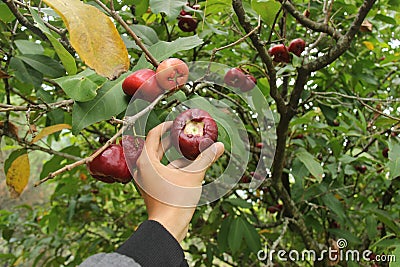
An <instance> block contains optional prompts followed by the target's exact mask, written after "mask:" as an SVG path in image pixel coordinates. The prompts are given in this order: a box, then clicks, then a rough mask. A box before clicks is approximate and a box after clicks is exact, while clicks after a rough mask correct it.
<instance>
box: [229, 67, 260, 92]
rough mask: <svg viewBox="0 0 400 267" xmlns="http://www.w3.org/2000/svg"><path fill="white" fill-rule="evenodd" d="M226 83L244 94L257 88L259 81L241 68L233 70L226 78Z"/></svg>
mask: <svg viewBox="0 0 400 267" xmlns="http://www.w3.org/2000/svg"><path fill="white" fill-rule="evenodd" d="M224 82H225V83H226V84H227V85H229V86H232V87H234V88H239V89H240V90H241V91H242V92H247V91H250V90H251V89H253V88H254V87H255V86H256V83H257V80H256V78H254V76H253V75H251V74H245V73H244V72H243V71H242V70H241V69H239V68H232V69H230V70H228V72H227V73H226V74H225V76H224Z"/></svg>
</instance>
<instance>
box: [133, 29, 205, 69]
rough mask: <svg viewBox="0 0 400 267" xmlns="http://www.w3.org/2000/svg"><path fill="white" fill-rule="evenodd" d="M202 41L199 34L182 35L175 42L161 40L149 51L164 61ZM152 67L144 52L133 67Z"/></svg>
mask: <svg viewBox="0 0 400 267" xmlns="http://www.w3.org/2000/svg"><path fill="white" fill-rule="evenodd" d="M202 43H203V40H202V39H200V38H199V36H197V35H194V36H190V37H181V38H178V39H176V40H175V41H173V42H164V41H160V42H158V43H156V44H154V45H152V46H151V47H149V51H150V53H151V54H152V55H153V56H154V57H155V58H156V59H157V60H158V61H162V60H164V59H167V58H169V57H171V56H172V55H173V54H175V53H177V52H179V51H185V50H190V49H192V48H194V47H197V46H199V45H201V44H202ZM150 67H152V65H151V64H150V63H149V62H148V60H147V59H146V56H145V55H144V54H143V55H142V56H141V57H140V59H139V61H138V63H137V64H136V66H135V67H134V68H133V71H135V70H139V69H144V68H150Z"/></svg>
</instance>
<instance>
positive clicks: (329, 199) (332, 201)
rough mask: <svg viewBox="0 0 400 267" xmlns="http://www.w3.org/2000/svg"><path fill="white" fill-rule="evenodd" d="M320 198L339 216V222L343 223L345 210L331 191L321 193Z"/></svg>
mask: <svg viewBox="0 0 400 267" xmlns="http://www.w3.org/2000/svg"><path fill="white" fill-rule="evenodd" d="M321 199H322V201H323V202H324V204H325V205H326V206H327V207H328V208H329V209H330V210H331V211H332V212H333V213H335V214H336V215H337V216H338V217H339V218H340V220H341V221H340V222H341V223H343V222H344V221H345V217H346V215H345V214H346V212H345V211H344V208H343V205H342V203H341V202H340V201H339V200H338V199H337V198H336V197H335V196H334V195H333V194H332V193H328V194H325V195H323V196H322V197H321Z"/></svg>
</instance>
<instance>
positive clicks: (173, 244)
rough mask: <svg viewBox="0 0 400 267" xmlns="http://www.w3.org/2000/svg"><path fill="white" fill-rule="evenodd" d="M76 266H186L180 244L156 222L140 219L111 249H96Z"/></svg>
mask: <svg viewBox="0 0 400 267" xmlns="http://www.w3.org/2000/svg"><path fill="white" fill-rule="evenodd" d="M79 266H80V267H108V266H110V267H112V266H118V267H125V266H130V267H189V266H188V263H187V261H186V260H185V255H184V253H183V250H182V247H181V246H180V245H179V243H178V241H176V239H175V238H174V237H173V236H172V235H171V234H170V233H169V232H168V230H167V229H165V228H164V227H163V226H162V225H161V224H160V223H158V222H156V221H152V220H148V221H144V222H143V223H142V224H141V225H140V226H139V228H138V229H137V230H136V232H135V233H133V235H132V236H131V237H130V238H129V239H128V240H126V241H125V242H124V243H123V244H122V245H121V246H120V247H119V248H118V249H117V250H116V252H114V253H98V254H95V255H93V256H91V257H89V258H87V259H86V260H85V261H84V262H83V263H82V264H81V265H79Z"/></svg>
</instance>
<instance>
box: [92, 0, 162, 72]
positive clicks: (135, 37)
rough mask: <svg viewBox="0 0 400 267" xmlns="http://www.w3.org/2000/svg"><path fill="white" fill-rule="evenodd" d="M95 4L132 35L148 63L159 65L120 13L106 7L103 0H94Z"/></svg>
mask: <svg viewBox="0 0 400 267" xmlns="http://www.w3.org/2000/svg"><path fill="white" fill-rule="evenodd" d="M94 1H95V2H96V4H98V5H99V6H101V8H102V9H104V10H105V11H106V12H107V13H108V14H110V16H111V17H113V18H114V19H115V20H116V21H118V23H119V24H121V26H122V27H123V28H124V29H125V30H126V31H127V32H128V34H129V35H130V36H132V38H133V40H134V41H135V43H136V44H137V45H138V46H139V47H140V49H141V50H142V51H143V52H144V53H145V54H146V56H147V58H148V59H149V60H150V63H151V64H152V65H153V66H154V67H157V66H158V65H159V63H158V61H157V59H155V57H154V56H153V55H152V54H151V53H150V51H149V50H148V49H147V47H146V46H145V45H144V44H143V43H142V41H141V40H140V38H139V37H138V36H137V35H136V34H135V33H134V31H133V30H132V29H131V28H130V27H129V25H128V24H127V23H126V22H125V21H124V20H123V19H122V18H121V16H120V15H118V13H117V12H116V11H115V10H114V9H110V8H108V7H107V6H106V5H105V4H103V2H101V1H100V0H94Z"/></svg>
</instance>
